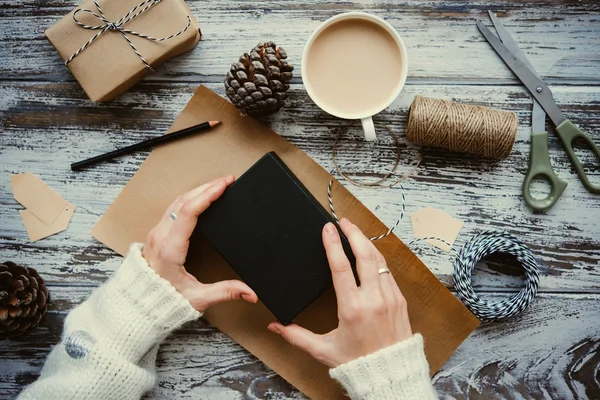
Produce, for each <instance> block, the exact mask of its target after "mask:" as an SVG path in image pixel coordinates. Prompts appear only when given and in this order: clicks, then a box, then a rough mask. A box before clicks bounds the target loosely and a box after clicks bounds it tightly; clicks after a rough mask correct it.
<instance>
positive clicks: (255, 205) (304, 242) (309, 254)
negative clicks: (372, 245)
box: [192, 152, 354, 324]
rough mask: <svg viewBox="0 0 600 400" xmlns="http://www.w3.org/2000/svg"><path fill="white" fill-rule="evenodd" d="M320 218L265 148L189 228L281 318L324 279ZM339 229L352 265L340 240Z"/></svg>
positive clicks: (315, 292)
mask: <svg viewBox="0 0 600 400" xmlns="http://www.w3.org/2000/svg"><path fill="white" fill-rule="evenodd" d="M323 190H325V188H323ZM327 222H333V217H332V216H331V215H330V214H329V213H328V212H327V211H325V209H324V208H323V207H322V206H321V204H320V203H319V202H318V201H317V200H316V199H315V198H314V197H313V196H312V194H311V193H310V192H309V191H308V190H307V189H306V188H305V187H304V185H303V184H302V183H301V182H300V181H299V180H298V179H297V178H296V176H295V175H294V174H293V173H292V172H291V171H290V170H289V169H288V168H287V166H286V165H285V164H284V163H283V161H282V160H281V159H280V158H279V157H278V156H277V154H275V153H274V152H270V153H267V154H265V155H264V156H263V157H262V158H261V159H260V160H258V162H256V164H254V165H253V166H252V167H251V168H250V169H248V171H246V173H244V174H243V175H242V176H241V177H240V178H239V179H238V180H237V181H236V182H234V183H233V184H232V185H231V186H230V187H229V188H228V189H227V190H226V191H225V193H224V194H223V195H222V196H221V197H220V198H219V199H218V200H217V201H216V202H214V203H213V204H212V205H211V206H210V207H209V209H208V210H207V211H205V212H204V213H203V214H202V215H201V216H200V218H199V219H198V226H197V228H196V232H195V234H198V233H200V234H202V235H203V236H204V237H205V238H206V239H207V240H208V242H209V243H211V244H212V245H213V246H214V247H215V248H216V250H217V251H218V252H219V253H220V254H221V256H222V257H223V258H224V259H225V260H226V261H227V262H228V263H229V265H230V266H231V267H232V268H233V269H234V270H235V271H236V272H237V273H238V275H240V277H241V278H242V280H243V281H244V282H246V284H248V285H249V286H250V287H251V288H252V289H253V290H254V291H255V292H256V294H257V295H258V297H259V299H260V300H261V301H262V302H263V303H264V304H265V305H266V306H267V307H268V308H269V310H271V312H272V313H273V314H274V315H275V317H276V318H277V319H278V320H279V321H280V322H281V323H283V324H289V323H290V322H291V321H292V320H293V319H294V318H295V317H296V316H297V315H298V314H299V313H300V312H301V311H302V310H304V309H305V308H306V307H307V306H308V305H309V304H310V303H311V302H312V301H314V300H315V299H316V298H317V297H318V296H319V295H320V294H321V293H323V291H325V290H326V289H327V288H328V287H329V286H331V284H332V282H331V272H330V270H329V265H328V263H327V258H326V255H325V249H324V248H323V242H322V239H321V232H322V230H323V226H324V225H325V224H326V223H327ZM340 235H341V237H342V244H343V245H344V249H345V251H346V254H347V255H348V258H349V259H350V261H351V263H352V265H353V266H354V257H353V255H352V251H351V250H350V246H349V244H348V240H347V239H346V237H345V236H344V235H343V234H342V233H341V232H340ZM192 239H193V237H192ZM192 246H193V243H192Z"/></svg>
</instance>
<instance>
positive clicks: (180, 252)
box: [142, 175, 258, 312]
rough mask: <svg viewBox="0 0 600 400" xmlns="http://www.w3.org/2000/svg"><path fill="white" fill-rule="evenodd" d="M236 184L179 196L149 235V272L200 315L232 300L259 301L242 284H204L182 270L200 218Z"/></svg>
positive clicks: (220, 183) (218, 183)
mask: <svg viewBox="0 0 600 400" xmlns="http://www.w3.org/2000/svg"><path fill="white" fill-rule="evenodd" d="M234 180H235V177H234V176H233V175H228V176H226V177H224V178H220V179H216V180H214V181H212V182H209V183H207V184H205V185H202V186H200V187H198V188H196V189H193V190H191V191H189V192H187V193H186V194H184V195H182V196H179V197H178V198H177V199H175V201H174V202H173V203H172V204H171V205H170V206H169V208H167V210H166V211H165V213H164V215H163V216H162V218H161V220H160V221H159V223H158V224H157V225H156V226H155V227H154V228H153V229H152V230H151V231H150V233H149V234H148V238H147V239H146V243H145V244H144V250H143V252H142V255H143V257H144V258H145V259H146V261H147V262H148V265H150V268H152V269H153V270H155V271H156V273H158V274H159V275H160V276H161V277H162V278H164V279H166V280H167V281H169V282H170V283H171V284H172V285H173V286H174V287H175V289H177V291H178V292H179V293H181V294H182V295H183V297H185V298H186V299H187V300H188V301H189V302H190V304H191V305H192V306H193V307H194V308H195V309H196V310H198V311H200V312H203V311H205V310H206V309H207V308H209V307H210V306H212V305H214V304H217V303H221V302H224V301H229V300H238V299H243V300H246V301H248V302H251V303H256V302H257V301H258V297H257V296H256V293H254V291H253V290H252V289H250V288H249V287H248V285H246V284H245V283H243V282H241V281H237V280H230V281H222V282H217V283H212V284H205V283H201V282H198V280H197V279H196V278H195V277H194V276H193V275H191V274H190V273H189V272H187V271H186V270H185V267H184V266H183V265H184V263H185V259H186V256H187V253H188V249H189V245H190V236H191V235H192V233H193V232H194V229H195V228H196V223H197V221H198V216H199V215H200V214H202V212H204V211H205V210H206V209H207V208H208V207H209V206H210V204H211V203H212V202H213V201H215V200H217V199H218V198H219V197H220V196H221V195H222V194H223V192H224V191H225V189H226V188H227V186H229V185H231V184H232V183H233V181H234ZM171 213H172V214H173V215H175V218H173V217H172V215H171Z"/></svg>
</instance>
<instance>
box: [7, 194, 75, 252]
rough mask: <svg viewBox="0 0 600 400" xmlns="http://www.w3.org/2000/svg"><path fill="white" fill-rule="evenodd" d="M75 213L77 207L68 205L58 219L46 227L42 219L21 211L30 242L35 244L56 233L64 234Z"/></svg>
mask: <svg viewBox="0 0 600 400" xmlns="http://www.w3.org/2000/svg"><path fill="white" fill-rule="evenodd" d="M74 212H75V206H74V205H73V204H69V203H66V205H65V206H64V207H63V209H62V211H61V212H60V214H58V217H57V218H56V219H55V220H54V222H53V223H52V224H50V225H46V224H45V223H43V222H42V221H41V220H40V219H38V218H37V217H36V215H35V214H33V213H32V212H31V211H29V210H20V211H19V213H20V214H21V219H22V220H23V225H25V229H26V230H27V235H29V240H31V241H32V242H35V241H37V240H40V239H43V238H45V237H48V236H51V235H54V234H55V233H58V232H62V231H64V230H65V229H67V226H69V221H71V217H72V216H73V213H74Z"/></svg>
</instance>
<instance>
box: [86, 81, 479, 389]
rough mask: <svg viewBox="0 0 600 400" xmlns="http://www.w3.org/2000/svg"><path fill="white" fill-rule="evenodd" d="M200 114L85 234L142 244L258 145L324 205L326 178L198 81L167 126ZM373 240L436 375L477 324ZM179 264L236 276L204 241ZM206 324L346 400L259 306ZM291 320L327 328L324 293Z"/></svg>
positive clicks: (358, 210)
mask: <svg viewBox="0 0 600 400" xmlns="http://www.w3.org/2000/svg"><path fill="white" fill-rule="evenodd" d="M207 120H221V121H222V122H223V123H222V124H221V125H220V126H218V127H217V128H215V129H212V130H210V131H207V132H205V133H201V134H199V135H196V136H193V137H190V138H187V139H183V140H180V141H177V142H174V143H171V144H169V145H166V146H163V147H160V148H157V149H156V150H154V151H153V152H152V153H151V154H150V156H149V157H148V159H147V160H146V161H145V162H144V163H143V164H142V166H141V167H140V169H139V170H138V172H137V173H136V174H135V175H134V176H133V178H132V179H131V181H130V182H129V183H128V184H127V186H126V187H125V188H124V189H123V191H122V192H121V193H120V194H119V196H118V197H117V199H116V200H115V202H114V203H113V204H112V205H111V207H110V208H109V209H108V211H107V212H106V214H104V216H103V217H102V218H101V219H100V221H99V222H98V224H97V225H96V226H95V227H94V229H93V230H92V234H93V235H94V236H95V237H96V238H97V239H98V240H100V241H101V242H103V243H105V244H106V245H107V246H108V247H110V248H111V249H113V250H115V251H117V252H119V253H121V254H125V253H126V251H127V249H128V247H129V244H130V243H131V242H136V241H137V242H140V241H144V239H145V237H146V235H147V233H148V231H149V230H150V229H151V228H152V227H153V226H154V225H155V224H156V223H157V222H158V220H159V219H160V217H161V215H162V214H163V213H164V211H165V209H166V207H167V206H168V205H169V204H170V203H171V202H172V201H173V200H174V198H175V197H176V196H177V195H179V194H180V193H183V192H185V191H187V190H190V189H192V188H194V187H196V186H198V185H200V184H202V183H205V182H207V181H209V180H211V179H215V178H217V177H220V176H223V175H226V174H228V173H233V174H235V175H236V176H240V175H241V174H242V173H243V172H244V171H246V170H247V169H248V168H249V167H250V166H251V165H252V164H254V163H255V162H256V161H257V160H258V159H259V158H260V157H261V156H263V155H264V154H265V153H266V152H268V151H272V150H274V151H276V152H277V154H278V155H279V156H280V157H281V158H282V159H283V161H284V162H285V163H286V164H287V165H288V166H289V168H290V169H291V170H292V171H293V172H294V174H296V175H297V176H298V178H299V179H300V180H301V181H302V182H303V183H304V184H305V185H306V187H307V188H308V189H309V190H310V191H311V192H312V193H313V195H314V196H315V197H316V198H317V200H318V201H319V202H321V204H323V206H324V207H325V208H326V209H327V184H328V182H329V180H330V179H331V176H330V175H329V174H328V173H327V171H325V170H324V169H323V168H321V167H320V166H319V165H318V164H317V163H315V162H314V161H313V160H312V159H311V158H310V157H308V156H307V155H306V154H305V153H304V152H302V151H301V150H300V149H298V148H297V147H295V146H294V145H292V144H291V143H290V142H288V141H287V140H285V139H284V138H283V137H281V136H279V135H278V134H277V133H275V132H273V131H272V130H271V129H269V128H267V127H266V126H264V125H262V124H261V123H260V122H258V121H256V120H255V119H253V118H251V117H247V116H241V115H240V114H239V112H238V110H237V109H236V108H235V107H234V106H233V105H232V104H231V103H229V102H227V101H226V100H224V99H222V98H221V97H219V96H218V95H217V94H216V93H214V92H212V91H210V90H209V89H207V88H205V87H204V86H201V87H200V88H199V89H198V90H197V91H196V93H195V94H194V96H193V97H192V99H191V100H190V102H189V103H188V105H187V106H186V107H185V109H184V110H183V112H182V113H181V114H180V115H179V117H177V119H176V120H175V122H174V123H173V125H172V126H171V128H170V129H169V132H173V131H175V130H178V129H182V128H185V127H188V126H191V125H194V124H198V123H201V122H203V121H207ZM332 195H333V198H334V201H335V202H336V211H338V212H339V214H338V215H340V216H345V217H348V218H349V219H350V220H351V221H353V222H354V223H356V224H357V225H358V226H359V227H360V228H361V229H363V231H364V232H365V233H366V234H367V235H368V236H373V235H377V234H380V233H381V232H384V231H385V230H386V227H385V225H384V224H383V223H382V222H381V221H379V220H378V219H377V218H376V217H375V216H374V215H373V214H372V213H371V212H370V211H369V210H368V209H367V208H366V207H365V206H364V205H362V204H361V203H360V202H359V201H358V200H357V199H356V198H355V197H354V196H352V194H350V192H348V191H347V190H346V189H345V188H344V187H343V186H341V185H340V184H339V183H337V182H336V183H335V185H334V189H333V193H332ZM375 245H376V246H377V247H378V248H379V250H380V251H381V252H382V253H383V254H384V256H385V257H386V259H387V260H388V263H389V268H390V270H391V271H392V274H393V276H394V278H395V279H396V281H397V282H398V284H399V286H400V288H401V290H402V292H403V294H404V296H405V297H406V299H407V302H408V308H409V314H410V320H411V324H412V327H413V331H414V332H420V333H422V334H423V336H424V338H425V352H426V355H427V359H428V360H429V363H430V367H431V372H432V373H434V372H436V371H437V370H438V369H439V368H440V367H441V366H442V365H443V364H444V362H445V361H446V360H447V359H448V358H449V357H450V356H451V355H452V353H453V352H454V351H455V350H456V349H457V347H458V346H459V345H460V344H461V343H462V341H463V340H464V339H465V338H466V337H467V336H469V334H470V333H471V332H472V331H473V330H474V329H475V327H477V326H478V324H479V322H478V320H477V319H476V318H475V316H474V315H473V314H471V313H470V312H469V311H468V310H467V309H466V308H465V306H464V305H463V304H462V303H461V302H460V301H459V300H458V299H456V297H454V296H453V295H452V294H451V293H450V292H449V291H448V290H447V289H446V288H445V287H444V285H442V284H441V283H440V282H439V280H438V279H437V278H436V277H435V276H434V275H433V274H432V273H431V272H430V271H429V269H428V268H427V267H426V266H425V265H424V264H423V263H422V262H421V261H420V260H419V259H418V258H417V257H416V256H415V255H414V254H413V253H412V252H411V251H410V250H409V249H408V248H407V247H406V246H405V245H404V244H403V243H402V242H401V241H400V240H399V239H398V238H397V237H396V236H394V235H390V236H388V237H386V238H384V239H382V240H380V241H377V242H375ZM186 268H188V270H189V271H190V272H191V273H192V274H194V275H195V276H197V277H198V279H200V280H201V281H203V282H215V281H218V280H222V279H236V278H237V276H236V274H235V273H234V271H233V270H232V269H231V268H230V267H229V266H228V265H227V264H226V263H225V262H224V261H223V259H222V258H221V257H220V256H219V255H218V254H217V253H216V251H214V249H212V248H211V246H209V245H208V244H206V243H202V244H201V245H198V246H196V247H194V248H192V249H191V250H190V253H189V254H188V261H187V263H186ZM204 315H205V317H206V319H207V320H209V321H210V322H211V323H212V324H214V325H215V326H216V327H218V328H219V329H221V330H222V331H223V332H225V333H226V334H227V335H229V336H231V337H232V338H233V339H234V340H235V341H237V342H238V343H240V344H241V345H242V346H244V347H245V348H246V349H248V350H249V351H250V352H252V353H253V354H254V355H256V356H257V357H258V358H259V359H261V360H262V361H263V362H264V363H265V364H267V365H268V366H269V367H271V368H272V369H273V370H274V371H275V372H277V373H278V374H280V375H281V376H282V377H283V378H285V379H286V380H287V381H289V382H290V383H291V384H292V385H294V386H296V387H297V388H298V389H299V390H301V391H302V392H304V393H305V394H307V395H308V396H310V397H311V398H314V399H347V397H345V396H344V395H343V393H342V391H341V389H340V387H339V385H338V384H337V383H335V382H334V381H332V380H331V379H330V377H329V374H328V369H327V367H325V366H324V365H322V364H320V363H319V362H317V361H315V360H314V359H312V358H311V357H310V356H308V355H307V354H305V353H304V352H302V351H300V350H298V349H295V348H294V347H292V346H291V345H289V344H287V343H286V342H285V341H284V340H283V339H282V338H281V337H279V336H278V335H275V334H273V333H271V332H269V331H268V330H267V325H268V323H269V322H271V321H274V320H275V318H274V317H273V315H272V314H271V313H270V312H269V311H268V310H267V308H266V307H264V305H262V304H257V305H255V304H248V303H245V302H230V303H226V304H220V305H218V306H215V307H212V308H211V309H209V310H208V311H207V312H206V313H205V314H204ZM296 322H298V323H299V324H301V325H303V326H305V327H307V328H309V329H312V330H314V331H316V332H320V333H324V332H327V331H328V330H330V329H332V328H334V327H335V326H337V304H336V298H335V294H334V293H333V290H331V289H330V290H329V291H328V292H326V293H325V294H324V295H322V296H321V297H320V298H319V299H317V300H316V301H315V302H314V303H313V304H311V305H310V306H309V307H308V308H307V309H306V310H305V311H304V312H303V313H302V314H300V316H299V317H298V318H297V320H296Z"/></svg>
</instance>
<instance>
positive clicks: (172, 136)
mask: <svg viewBox="0 0 600 400" xmlns="http://www.w3.org/2000/svg"><path fill="white" fill-rule="evenodd" d="M220 123H221V121H208V122H204V123H201V124H198V125H194V126H190V127H189V128H185V129H181V130H179V131H176V132H173V133H169V134H166V135H162V136H159V137H155V138H152V139H148V140H144V141H143V142H139V143H136V144H133V145H131V146H127V147H123V148H122V149H117V150H114V151H111V152H108V153H105V154H101V155H99V156H96V157H92V158H88V159H87V160H83V161H78V162H76V163H73V164H71V170H73V171H77V170H79V169H82V168H85V167H89V166H90V165H94V164H96V163H99V162H101V161H105V160H109V159H111V158H114V157H117V156H121V155H123V154H129V153H132V152H134V151H138V150H144V149H147V148H149V147H153V146H156V145H159V144H163V143H167V142H171V141H173V140H177V139H181V138H184V137H187V136H189V135H191V134H193V133H196V132H200V131H203V130H205V129H210V128H212V127H214V126H217V125H219V124H220Z"/></svg>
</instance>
